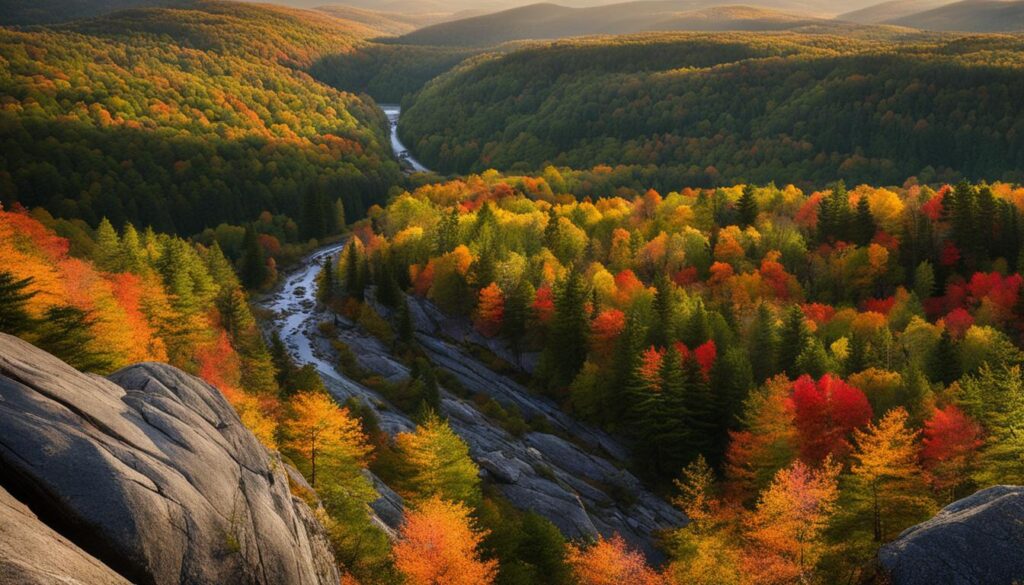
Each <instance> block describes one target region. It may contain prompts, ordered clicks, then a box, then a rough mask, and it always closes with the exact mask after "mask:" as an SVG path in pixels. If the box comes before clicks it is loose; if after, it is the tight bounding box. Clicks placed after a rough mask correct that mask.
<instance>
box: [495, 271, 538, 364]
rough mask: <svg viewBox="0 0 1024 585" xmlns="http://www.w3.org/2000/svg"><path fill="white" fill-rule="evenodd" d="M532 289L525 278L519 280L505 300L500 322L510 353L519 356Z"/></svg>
mask: <svg viewBox="0 0 1024 585" xmlns="http://www.w3.org/2000/svg"><path fill="white" fill-rule="evenodd" d="M533 294H534V291H533V287H532V286H530V283H529V281H527V280H526V279H525V278H523V279H520V281H519V282H518V283H517V284H516V286H515V287H514V288H513V289H512V290H511V291H510V292H509V294H508V296H507V297H506V298H505V315H504V319H503V320H502V322H501V332H502V334H503V335H504V336H505V337H506V338H508V340H509V342H510V343H511V345H512V351H513V352H514V353H515V354H516V356H517V357H518V356H519V352H520V348H521V345H522V341H523V335H525V334H526V322H527V318H528V316H529V314H530V299H532V298H533Z"/></svg>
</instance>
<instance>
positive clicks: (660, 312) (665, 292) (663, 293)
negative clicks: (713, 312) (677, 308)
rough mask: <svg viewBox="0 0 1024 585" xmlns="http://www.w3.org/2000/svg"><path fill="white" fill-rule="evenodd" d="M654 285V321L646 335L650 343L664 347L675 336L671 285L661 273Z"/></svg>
mask: <svg viewBox="0 0 1024 585" xmlns="http://www.w3.org/2000/svg"><path fill="white" fill-rule="evenodd" d="M654 286H655V292H654V321H653V322H652V323H651V329H650V332H649V333H648V336H647V337H648V342H649V343H650V344H651V345H656V346H659V347H665V346H667V345H669V344H670V343H671V342H672V341H673V340H674V338H675V332H674V331H672V324H673V323H674V322H675V318H674V314H673V313H674V311H673V303H672V286H671V283H670V282H669V280H668V278H667V277H666V276H665V275H664V274H661V273H659V274H658V276H657V278H655V280H654ZM702 308H703V307H702ZM698 334H699V333H698Z"/></svg>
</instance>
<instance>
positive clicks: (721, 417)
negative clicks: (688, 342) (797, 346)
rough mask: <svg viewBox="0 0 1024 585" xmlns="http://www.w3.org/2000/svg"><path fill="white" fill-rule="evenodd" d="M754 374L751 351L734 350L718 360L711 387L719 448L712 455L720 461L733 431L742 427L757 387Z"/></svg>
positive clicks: (715, 459)
mask: <svg viewBox="0 0 1024 585" xmlns="http://www.w3.org/2000/svg"><path fill="white" fill-rule="evenodd" d="M754 386H755V384H754V373H753V368H752V367H751V361H750V357H749V354H748V352H747V351H745V350H744V349H743V348H740V347H730V348H728V349H726V350H725V351H724V352H722V357H721V358H719V359H717V360H715V365H714V367H713V368H712V370H711V387H712V388H714V390H715V413H716V414H715V419H716V423H715V427H716V429H715V430H716V433H715V446H714V451H713V453H712V454H711V455H710V456H709V458H710V459H711V460H712V461H716V462H717V461H720V460H721V457H722V456H723V455H724V453H725V449H726V447H727V446H728V443H729V431H730V430H737V429H739V428H740V416H741V414H742V408H743V403H744V401H745V400H746V399H747V396H748V395H749V394H750V390H751V389H752V388H754Z"/></svg>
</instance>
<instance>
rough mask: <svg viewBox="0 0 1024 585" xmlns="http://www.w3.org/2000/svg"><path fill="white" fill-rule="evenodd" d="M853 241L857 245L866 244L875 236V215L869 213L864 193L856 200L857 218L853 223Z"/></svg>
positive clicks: (876, 228)
mask: <svg viewBox="0 0 1024 585" xmlns="http://www.w3.org/2000/svg"><path fill="white" fill-rule="evenodd" d="M854 226H855V232H856V233H855V234H854V242H855V243H856V244H857V245H858V246H866V245H868V244H870V243H871V240H872V239H873V238H874V237H875V232H876V231H877V230H878V227H877V226H876V225H875V217H874V216H873V215H871V207H870V206H869V205H868V198H867V196H866V195H861V197H860V199H858V200H857V219H856V222H855V223H854Z"/></svg>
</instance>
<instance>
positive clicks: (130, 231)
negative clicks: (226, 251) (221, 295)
mask: <svg viewBox="0 0 1024 585" xmlns="http://www.w3.org/2000/svg"><path fill="white" fill-rule="evenodd" d="M213 247H215V248H217V250H218V251H220V247H219V246H217V243H216V242H214V243H213ZM222 257H223V255H222ZM118 263H119V265H120V267H121V269H123V270H126V271H128V272H133V273H135V274H141V273H142V271H143V270H145V268H146V261H145V252H144V250H143V249H142V241H141V239H140V238H139V232H138V231H136V229H135V226H133V225H132V224H130V223H129V224H127V225H125V226H124V235H123V236H122V237H121V249H120V251H119V255H118ZM232 272H234V271H232Z"/></svg>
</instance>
